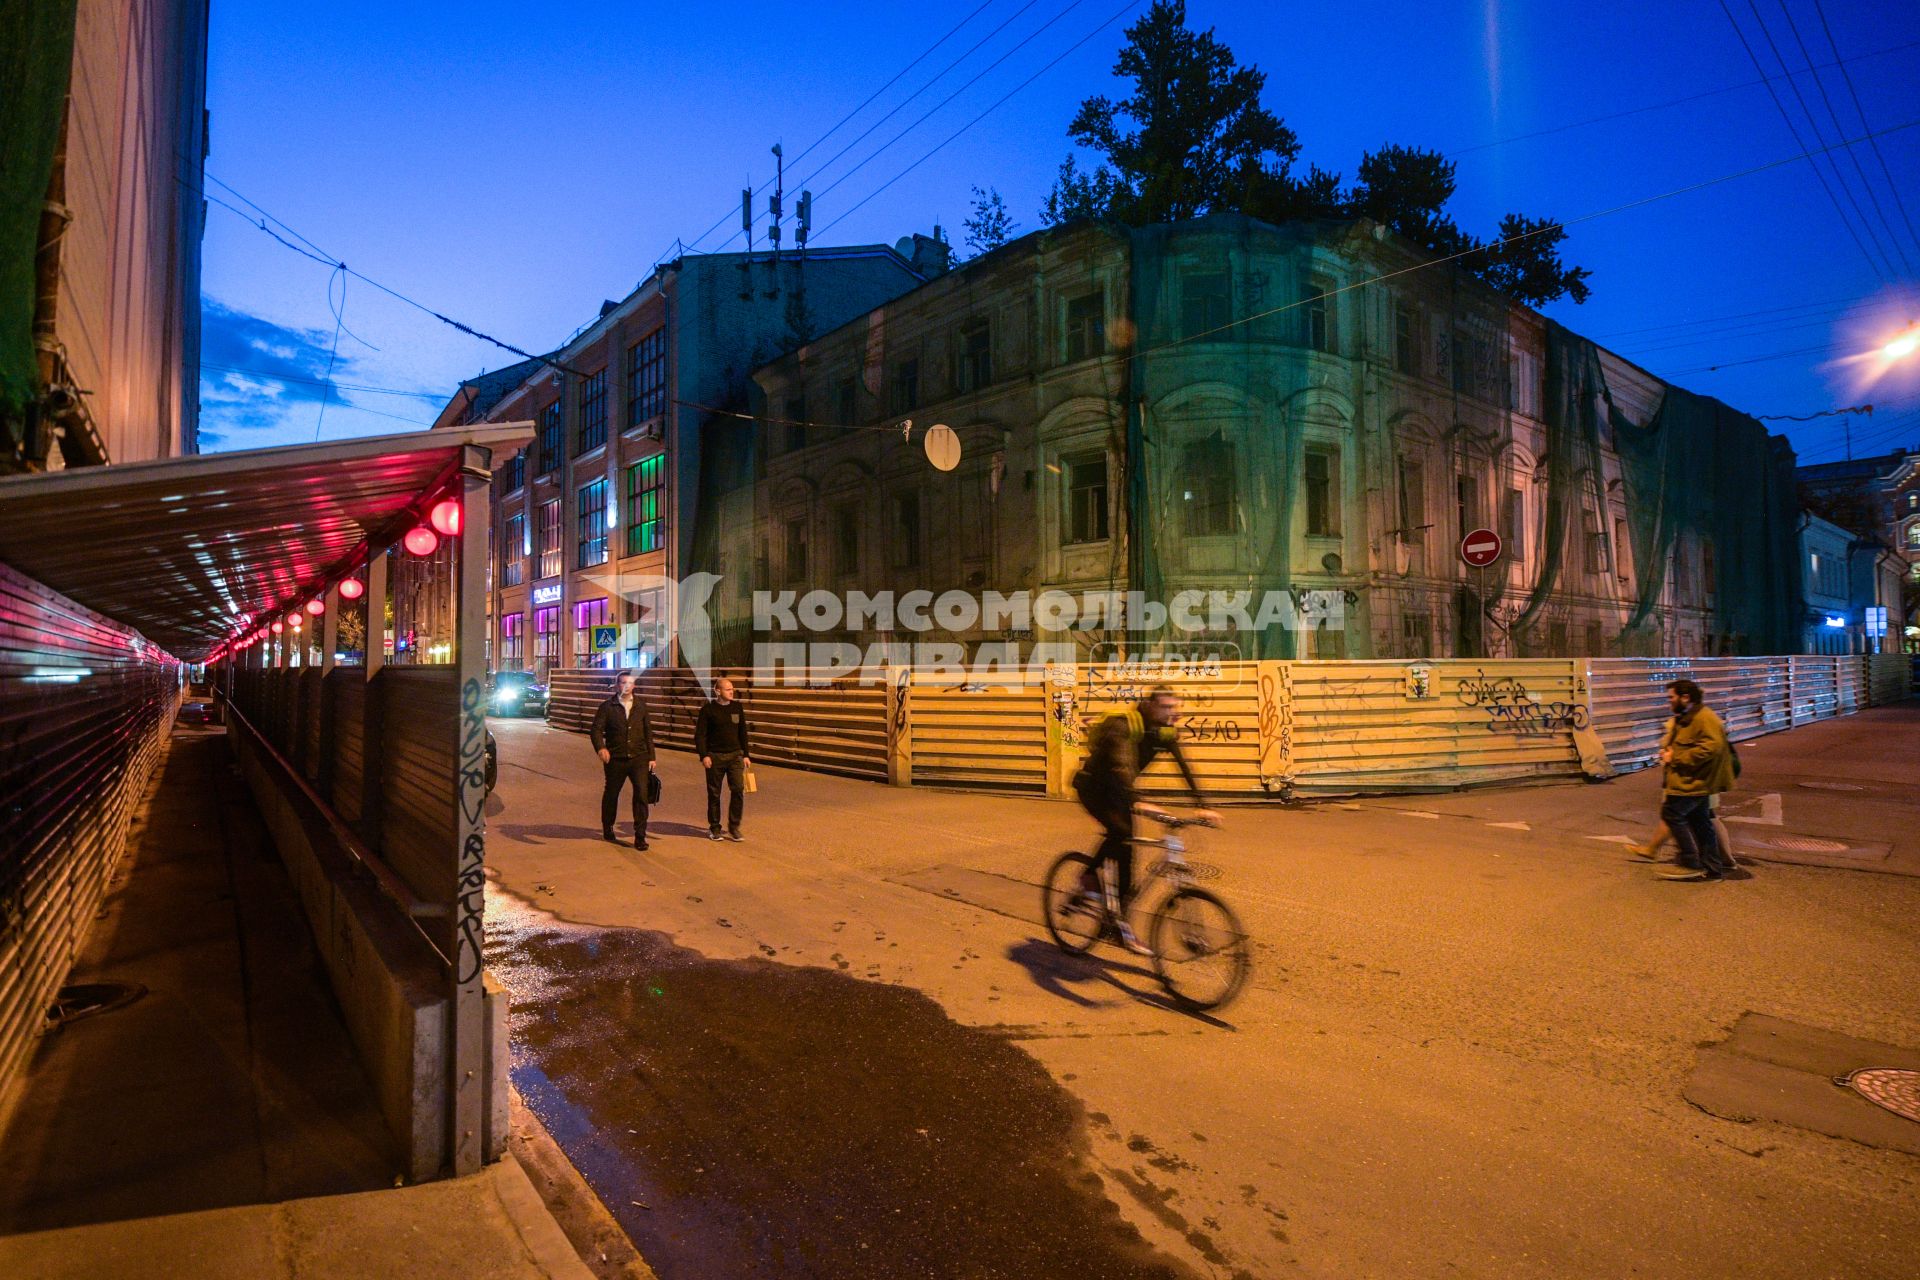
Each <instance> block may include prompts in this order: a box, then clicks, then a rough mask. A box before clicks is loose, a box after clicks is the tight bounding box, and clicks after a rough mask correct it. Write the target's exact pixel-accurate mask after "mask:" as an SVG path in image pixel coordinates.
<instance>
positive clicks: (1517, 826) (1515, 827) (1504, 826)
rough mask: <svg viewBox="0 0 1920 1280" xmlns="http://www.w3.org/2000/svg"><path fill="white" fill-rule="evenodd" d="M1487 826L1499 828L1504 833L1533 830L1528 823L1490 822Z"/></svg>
mask: <svg viewBox="0 0 1920 1280" xmlns="http://www.w3.org/2000/svg"><path fill="white" fill-rule="evenodd" d="M1487 825H1488V826H1490V827H1498V828H1500V829H1501V830H1502V831H1531V830H1533V828H1532V827H1530V826H1528V825H1527V824H1526V823H1524V822H1489V823H1488V824H1487Z"/></svg>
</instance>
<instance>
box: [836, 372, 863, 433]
mask: <svg viewBox="0 0 1920 1280" xmlns="http://www.w3.org/2000/svg"><path fill="white" fill-rule="evenodd" d="M858 385H859V384H857V383H856V382H854V380H853V379H852V378H842V379H840V381H839V382H838V383H836V384H835V385H834V388H833V416H834V417H835V418H836V419H838V421H837V423H836V424H835V425H837V426H842V427H851V426H853V425H854V424H855V423H857V422H859V420H860V398H859V392H858V390H857V387H858Z"/></svg>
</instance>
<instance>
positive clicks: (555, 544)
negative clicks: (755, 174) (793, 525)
mask: <svg viewBox="0 0 1920 1280" xmlns="http://www.w3.org/2000/svg"><path fill="white" fill-rule="evenodd" d="M945 268H946V248H945V245H944V244H942V243H940V242H938V241H936V240H933V239H929V238H927V237H923V236H914V237H910V238H908V239H905V240H902V241H901V242H900V243H899V244H898V245H897V246H894V247H888V246H885V245H857V246H848V247H843V248H809V249H807V250H806V251H805V253H804V254H802V253H799V252H789V253H786V254H782V255H779V256H777V257H776V256H774V255H771V254H767V253H754V254H747V253H721V254H708V255H704V256H688V257H682V258H679V259H676V260H674V261H672V262H668V263H663V264H661V265H660V266H659V267H657V268H656V269H655V270H654V271H653V273H652V274H650V275H649V276H648V277H647V278H646V280H644V281H643V282H642V283H641V284H640V286H639V287H638V288H636V289H635V290H634V291H633V292H632V293H631V294H629V295H628V296H627V297H626V298H625V299H623V300H621V301H619V302H608V303H605V304H604V305H603V306H602V307H601V309H600V314H599V315H598V316H596V317H595V318H594V319H593V320H592V321H591V322H590V323H589V324H587V325H586V326H585V327H584V328H582V329H581V330H580V332H579V333H578V334H576V335H575V336H574V337H573V338H572V339H570V340H569V341H568V342H567V343H566V344H565V345H563V346H561V347H560V348H558V349H557V350H555V351H552V352H550V353H548V354H547V355H545V356H543V357H541V358H539V359H536V360H531V361H526V362H523V363H521V364H518V365H513V366H510V367H508V368H506V369H501V370H497V371H495V372H493V373H489V374H485V375H483V376H481V377H479V378H476V379H472V380H470V381H468V382H466V383H463V384H461V386H460V388H459V390H458V391H457V392H456V394H455V395H454V396H453V397H452V399H451V400H449V402H448V404H447V405H446V407H445V408H444V409H443V410H442V411H441V413H440V416H439V419H438V421H437V422H436V423H435V425H436V426H446V425H459V424H463V423H468V422H510V421H521V420H526V421H532V422H533V423H535V424H536V427H537V435H536V439H535V441H534V442H533V444H531V445H529V446H528V447H527V448H526V449H524V450H522V451H521V453H520V454H519V455H518V456H517V457H515V458H513V459H511V460H509V461H508V462H506V463H505V464H504V465H500V466H497V467H496V468H495V481H494V488H493V502H494V511H493V529H494V531H495V538H496V544H495V548H494V555H493V560H492V564H491V573H492V580H491V587H490V590H489V593H488V594H489V632H490V646H491V660H492V664H493V666H494V668H495V669H496V670H521V669H525V670H532V671H535V672H537V673H538V674H539V675H540V676H542V677H544V676H545V674H546V672H547V671H549V670H551V669H552V668H554V667H578V666H627V667H644V666H653V665H659V664H661V663H664V662H666V661H668V660H669V659H670V658H671V657H672V656H673V655H672V653H671V642H672V634H671V629H670V628H669V627H668V625H667V620H668V619H669V618H670V617H673V616H675V614H676V613H677V611H678V610H679V609H680V607H681V601H680V600H678V599H677V598H676V596H675V591H676V587H675V584H676V583H678V582H679V581H680V580H682V579H683V578H687V577H688V576H689V575H692V574H696V573H698V572H701V571H703V570H706V569H707V568H708V564H707V561H706V560H705V559H704V558H703V556H702V554H701V552H700V550H699V549H698V548H697V547H696V546H695V542H694V524H695V522H694V520H693V519H692V512H693V510H694V509H695V508H696V507H697V505H698V503H699V498H700V493H701V489H702V485H703V483H709V484H710V483H712V477H711V475H710V474H707V475H704V476H703V467H707V466H709V465H710V463H709V461H708V460H707V459H706V458H705V454H704V447H703V442H704V439H705V438H706V436H707V435H709V434H710V433H711V432H712V431H713V430H714V429H715V428H716V426H720V427H724V425H725V424H726V423H727V422H728V421H730V420H729V419H728V418H727V417H726V414H727V413H729V412H740V411H743V410H744V409H745V408H746V407H747V399H748V397H747V387H748V379H749V374H750V371H751V370H752V369H753V368H754V367H755V366H756V365H758V364H761V363H764V362H765V361H767V360H770V359H772V358H774V357H775V356H777V355H779V354H780V353H782V352H784V351H788V350H791V349H792V348H793V347H795V346H797V345H799V344H800V343H802V342H805V341H807V340H808V339H810V338H811V337H813V336H814V335H816V334H817V333H819V332H822V331H823V330H825V329H827V328H831V327H833V326H835V325H838V324H841V323H843V322H844V321H846V320H847V319H848V318H849V317H851V316H855V315H858V314H861V313H862V312H864V311H866V310H868V309H869V308H871V307H873V306H875V305H878V304H880V303H883V302H885V301H887V300H889V299H891V298H893V297H895V296H897V295H899V294H901V293H903V292H905V291H907V290H909V289H912V288H915V287H917V286H919V285H921V284H923V283H924V282H925V281H926V280H928V279H929V278H931V277H932V276H934V275H937V274H938V273H939V272H941V271H943V270H944V269H945ZM689 603H690V604H692V605H694V606H696V607H697V606H698V605H699V604H700V603H701V602H700V601H697V600H695V601H691V602H689ZM599 627H614V628H617V633H618V642H617V646H616V647H615V648H614V649H611V650H597V649H595V647H594V644H593V641H594V634H595V628H599Z"/></svg>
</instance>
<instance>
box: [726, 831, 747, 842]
mask: <svg viewBox="0 0 1920 1280" xmlns="http://www.w3.org/2000/svg"><path fill="white" fill-rule="evenodd" d="M727 839H729V840H731V841H733V842H734V843H735V844H739V843H740V842H741V841H742V840H745V839H746V837H745V836H743V835H741V834H740V833H739V832H738V831H729V832H727Z"/></svg>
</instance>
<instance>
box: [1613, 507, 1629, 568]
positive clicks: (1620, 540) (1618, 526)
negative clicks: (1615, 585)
mask: <svg viewBox="0 0 1920 1280" xmlns="http://www.w3.org/2000/svg"><path fill="white" fill-rule="evenodd" d="M1626 545H1627V522H1626V521H1625V520H1615V521H1614V522H1613V573H1614V576H1615V577H1617V578H1619V579H1620V581H1622V582H1625V581H1626V580H1627V558H1626V557H1625V556H1623V555H1621V554H1620V553H1621V551H1622V550H1623V549H1624V548H1625V547H1626Z"/></svg>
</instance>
